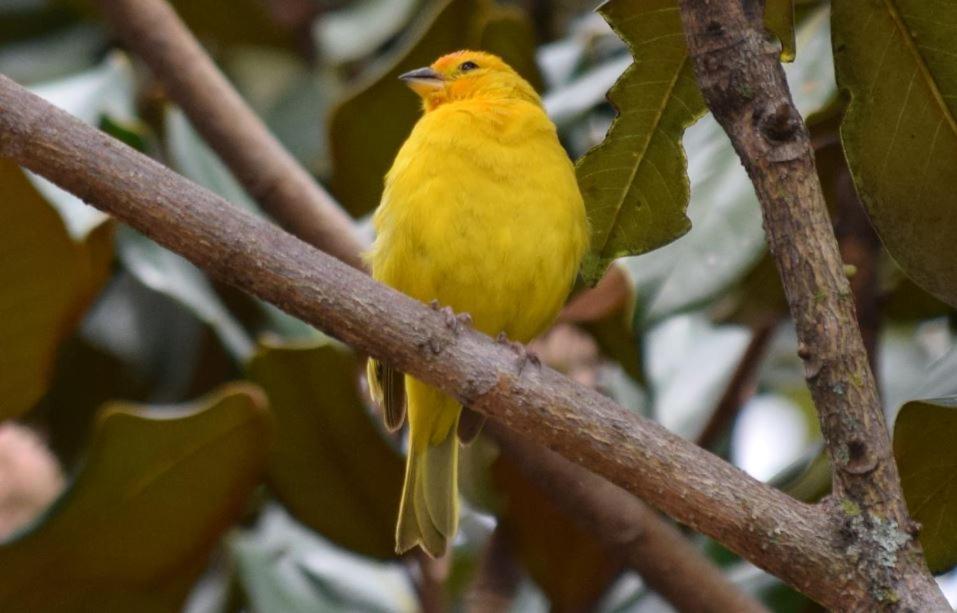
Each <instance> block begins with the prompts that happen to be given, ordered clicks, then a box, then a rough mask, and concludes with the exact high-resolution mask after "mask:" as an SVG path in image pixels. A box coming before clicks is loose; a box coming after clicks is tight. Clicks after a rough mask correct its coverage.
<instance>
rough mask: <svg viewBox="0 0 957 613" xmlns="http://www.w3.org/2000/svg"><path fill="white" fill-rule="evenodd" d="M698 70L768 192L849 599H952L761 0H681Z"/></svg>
mask: <svg viewBox="0 0 957 613" xmlns="http://www.w3.org/2000/svg"><path fill="white" fill-rule="evenodd" d="M680 6H681V17H682V22H683V25H684V30H685V35H686V39H687V43H688V51H689V54H690V56H691V58H692V61H693V64H694V68H695V74H696V76H697V79H698V83H699V85H700V86H701V90H702V93H703V94H704V96H705V99H706V100H707V103H708V106H709V107H710V109H711V112H712V113H713V114H714V116H715V118H716V119H717V120H718V122H719V123H720V124H721V125H722V126H723V127H724V129H725V131H726V132H727V134H728V136H729V138H730V139H731V142H732V143H733V144H734V148H735V150H736V151H737V153H738V155H739V157H740V158H741V161H742V163H743V164H744V167H745V168H746V169H747V171H748V175H749V176H750V177H751V181H752V182H753V184H754V188H755V191H756V192H757V195H758V199H759V200H760V202H761V208H762V212H763V215H764V226H765V230H766V232H767V236H768V245H769V247H770V250H771V253H772V254H773V255H774V258H775V262H776V264H777V267H778V271H779V273H780V275H781V281H782V284H783V286H784V290H785V295H786V296H787V300H788V305H789V307H790V310H791V315H792V317H793V319H794V321H795V325H796V328H797V334H798V340H799V354H800V356H801V358H802V359H803V360H804V364H805V374H806V378H807V383H808V386H809V388H810V390H811V395H812V397H813V398H814V403H815V406H816V407H817V410H818V414H819V417H820V422H821V430H822V432H823V434H824V439H825V442H826V444H827V448H828V451H829V454H830V457H831V462H832V466H833V469H834V478H833V484H834V485H833V499H832V501H831V503H830V504H831V507H832V509H833V511H832V512H833V516H834V518H835V519H834V525H833V531H834V532H835V536H836V538H837V539H838V540H839V541H840V543H841V547H842V549H843V551H844V552H845V555H846V556H847V559H848V560H849V561H852V562H853V568H852V569H849V572H848V575H847V586H846V589H845V592H844V593H843V594H842V598H841V599H840V601H839V603H838V604H839V605H840V606H839V608H841V609H845V610H846V609H855V610H876V609H896V610H916V611H934V610H949V608H948V607H947V603H946V601H945V600H944V598H943V595H942V594H941V592H940V590H939V589H938V587H937V585H936V584H935V583H934V580H933V578H932V577H931V575H930V573H929V572H928V571H927V567H926V565H925V564H924V561H923V556H922V554H921V549H920V545H919V543H918V542H917V539H916V534H917V526H916V525H915V524H914V522H913V521H911V519H910V517H909V516H908V513H907V507H906V505H905V503H904V498H903V495H902V492H901V487H900V479H899V476H898V472H897V466H896V464H895V462H894V457H893V454H892V453H891V446H890V438H889V436H888V432H887V425H886V424H885V422H884V413H883V410H882V408H881V404H880V399H879V397H878V393H877V387H876V385H875V383H874V378H873V375H872V373H871V369H870V365H869V364H868V359H867V353H866V351H865V349H864V344H863V342H862V340H861V335H860V332H859V330H858V326H857V319H856V317H855V312H854V302H853V296H852V294H851V290H850V286H849V284H848V280H847V277H846V275H845V272H844V266H843V263H842V261H841V257H840V253H839V251H838V246H837V242H836V240H835V238H834V233H833V231H832V229H831V224H830V221H829V219H828V216H827V209H826V206H825V202H824V197H823V194H822V191H821V184H820V181H819V180H818V176H817V172H816V170H815V166H814V155H813V152H812V150H811V145H810V139H809V135H808V132H807V127H806V126H805V124H804V121H803V119H802V118H801V116H800V114H799V113H798V111H797V109H796V108H795V106H794V103H793V101H792V100H791V95H790V91H789V89H788V86H787V82H786V80H785V78H784V71H783V70H782V68H781V65H780V62H779V61H778V53H779V47H778V45H776V44H772V43H771V42H770V39H769V38H768V37H767V36H766V35H765V34H764V31H763V27H762V25H761V10H760V9H761V7H762V6H763V4H762V3H760V2H754V1H752V2H749V3H748V4H747V8H749V9H752V8H754V7H757V10H753V11H748V12H746V10H745V8H746V7H745V5H744V4H742V2H741V1H740V0H681V2H680Z"/></svg>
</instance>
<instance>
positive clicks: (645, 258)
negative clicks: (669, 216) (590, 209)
mask: <svg viewBox="0 0 957 613" xmlns="http://www.w3.org/2000/svg"><path fill="white" fill-rule="evenodd" d="M827 17H828V15H827V11H826V10H816V11H814V12H812V13H811V14H809V15H808V16H807V17H806V18H805V19H804V20H803V22H802V23H801V26H800V27H799V28H798V30H797V34H796V36H797V39H798V41H799V47H800V49H801V53H800V56H799V57H798V58H797V61H796V62H794V63H793V64H789V65H788V66H787V67H786V73H787V78H788V83H789V84H790V86H791V90H792V91H793V92H794V101H795V103H796V104H797V107H798V109H799V110H800V111H801V113H803V114H804V115H805V116H807V115H809V114H810V113H813V112H815V111H818V110H819V109H820V108H821V107H822V106H823V105H825V104H826V103H828V102H829V101H830V100H831V99H832V98H833V97H834V94H835V92H836V85H835V83H834V80H833V79H832V78H831V76H830V75H831V74H832V73H833V69H832V66H831V49H830V44H829V40H830V36H829V35H830V30H829V28H828V19H827ZM683 142H684V145H685V148H686V149H687V151H688V157H689V162H688V174H689V175H690V177H691V203H690V204H689V206H688V213H687V214H688V217H689V218H690V219H691V221H692V229H691V231H690V232H689V233H688V234H687V235H686V236H683V237H682V238H681V239H680V240H677V241H675V242H673V243H671V244H669V245H666V246H665V247H662V248H661V249H656V250H655V251H653V252H651V253H646V254H644V255H641V256H638V257H635V258H629V259H627V260H625V261H624V265H625V266H626V267H627V269H628V270H629V271H630V272H631V276H632V279H633V280H634V282H635V285H636V286H637V289H638V298H639V309H638V311H639V315H640V317H641V319H642V322H643V323H644V324H646V325H647V324H650V323H653V322H655V321H659V320H661V319H662V318H663V317H666V316H668V315H670V314H672V313H674V312H676V311H682V310H687V309H689V308H693V307H695V306H697V305H700V304H702V303H704V302H706V301H707V300H710V299H712V298H713V297H714V296H716V295H717V294H719V293H720V292H722V291H724V290H725V289H727V288H728V287H729V286H730V285H732V284H733V283H735V282H737V281H739V280H740V279H742V278H743V277H744V275H745V274H746V273H747V271H748V269H749V268H751V267H753V266H754V264H755V263H756V262H757V261H758V260H759V259H760V257H761V254H762V253H763V252H764V251H765V247H764V244H765V241H764V231H763V229H762V227H761V211H760V207H759V206H758V202H757V198H756V197H755V195H754V187H753V186H752V185H751V181H750V180H749V179H748V176H747V173H746V172H745V171H744V169H743V168H742V167H741V163H740V161H739V160H738V157H737V155H736V154H735V152H734V149H733V148H732V147H731V143H730V141H729V140H728V138H727V136H726V135H725V134H724V130H722V129H721V127H720V126H719V125H718V124H717V122H716V121H714V119H712V118H711V117H710V116H708V117H705V118H703V119H702V120H701V121H699V122H698V123H696V124H695V125H694V126H692V127H691V128H689V129H688V130H687V132H686V133H685V135H684V140H683ZM773 274H775V275H776V274H777V273H776V272H775V273H773Z"/></svg>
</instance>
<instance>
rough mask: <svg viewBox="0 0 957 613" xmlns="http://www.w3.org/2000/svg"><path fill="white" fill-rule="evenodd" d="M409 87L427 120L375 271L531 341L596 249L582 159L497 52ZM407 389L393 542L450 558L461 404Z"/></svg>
mask: <svg viewBox="0 0 957 613" xmlns="http://www.w3.org/2000/svg"><path fill="white" fill-rule="evenodd" d="M467 63H471V64H472V65H474V66H475V67H474V68H472V67H469V66H468V64H467ZM430 74H432V75H435V76H434V77H433V76H429V75H430ZM408 79H409V80H410V81H411V85H412V87H413V89H415V90H416V91H417V92H418V93H419V94H420V95H421V96H422V98H423V103H424V104H423V106H424V108H425V109H426V113H425V114H424V115H423V117H422V118H421V119H420V120H419V122H418V123H417V124H416V126H415V128H414V129H413V130H412V133H411V134H410V135H409V138H408V140H406V142H405V144H404V145H403V146H402V148H401V149H400V150H399V153H398V154H397V156H396V159H395V162H394V164H393V166H392V169H391V170H390V171H389V173H388V175H387V176H386V185H385V191H384V194H383V197H382V202H381V203H380V206H379V209H378V210H377V211H376V214H375V218H374V223H375V228H376V232H377V237H376V241H375V244H374V245H373V248H372V250H371V251H370V253H369V255H368V258H369V261H370V263H371V266H372V271H373V276H374V277H375V278H376V279H378V280H380V281H382V282H384V283H386V284H388V285H390V286H392V287H394V288H396V289H398V290H400V291H402V292H404V293H406V294H408V295H409V296H412V297H413V298H417V299H419V300H421V301H424V302H428V301H431V300H438V302H439V303H441V304H442V305H447V306H450V307H452V308H453V309H454V310H455V311H456V312H467V313H469V314H470V315H471V316H472V321H473V323H474V325H475V327H476V328H477V329H479V330H481V331H482V332H485V333H486V334H489V335H492V336H494V335H497V334H498V333H500V332H505V333H506V334H507V335H508V336H509V337H510V338H512V339H514V340H517V341H521V342H527V341H529V340H531V339H532V338H533V337H535V336H536V335H538V334H539V333H541V332H542V331H543V330H544V329H545V328H547V327H548V325H549V324H550V323H551V322H552V320H553V319H554V318H555V316H556V315H557V313H558V311H559V309H560V308H561V306H562V304H563V303H564V301H565V298H566V297H567V295H568V292H569V290H570V288H571V285H572V282H573V281H574V277H575V273H576V272H577V270H578V266H579V262H580V260H581V257H582V255H583V254H584V251H585V249H586V248H587V242H588V224H587V220H586V217H585V208H584V204H583V202H582V198H581V195H580V193H579V191H578V185H577V183H576V180H575V173H574V168H573V166H572V163H571V161H570V160H569V159H568V156H567V154H566V153H565V151H564V149H563V148H562V147H561V144H560V143H559V141H558V137H557V135H556V131H555V126H554V125H553V124H552V122H551V121H550V120H549V119H548V117H547V116H546V115H545V112H544V110H543V109H542V106H541V102H540V101H539V98H538V96H537V95H536V94H535V92H534V90H533V89H532V87H531V86H530V85H529V84H528V83H527V82H526V81H525V80H523V79H522V78H521V77H520V76H518V74H516V73H515V72H514V71H513V70H512V69H511V68H509V67H508V66H507V65H506V64H505V63H504V62H502V61H501V60H500V59H499V58H497V57H495V56H492V55H489V54H485V53H480V52H471V51H462V52H458V53H455V54H451V55H449V56H445V57H443V58H440V59H439V60H438V61H436V62H435V63H434V64H433V65H432V67H431V68H430V69H428V71H426V72H423V71H422V70H420V71H416V72H414V73H410V76H409V77H408ZM406 393H407V401H408V402H407V405H408V406H407V410H408V418H409V430H410V445H409V459H408V467H407V470H406V483H405V489H404V490H403V498H402V504H401V508H400V513H399V523H398V526H397V528H396V539H397V542H396V547H397V550H398V551H405V550H407V549H409V548H411V547H413V546H415V545H416V544H419V545H422V546H423V548H424V549H425V550H426V551H427V552H428V553H430V554H431V555H441V554H442V553H443V552H444V550H445V547H446V545H447V541H448V540H449V539H451V538H452V537H453V536H454V534H455V530H456V526H457V521H458V507H457V490H456V458H457V443H456V440H455V430H456V425H457V423H458V419H459V412H460V410H461V407H460V406H459V405H458V404H457V403H456V402H455V401H454V400H453V399H451V398H449V397H448V396H446V395H444V394H442V393H441V392H438V391H436V390H434V389H432V388H430V387H428V386H426V385H424V384H422V383H420V382H418V381H416V380H414V379H412V378H411V377H409V378H407V379H406Z"/></svg>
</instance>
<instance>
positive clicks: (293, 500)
mask: <svg viewBox="0 0 957 613" xmlns="http://www.w3.org/2000/svg"><path fill="white" fill-rule="evenodd" d="M248 370H249V376H250V378H251V379H252V380H253V381H256V382H257V383H259V384H260V385H262V386H263V388H265V390H266V392H267V394H268V395H269V399H270V405H271V406H272V409H273V413H274V414H275V416H276V423H277V442H276V445H275V447H274V448H273V452H272V455H271V456H270V459H269V482H270V484H271V485H272V487H273V489H274V490H275V492H276V494H277V496H278V497H279V499H280V500H281V501H282V503H283V504H284V505H285V506H286V507H287V508H288V509H289V510H290V511H291V512H292V513H293V515H295V516H296V518H297V519H299V520H300V521H302V522H304V523H305V524H306V525H308V526H310V527H311V528H313V529H314V530H316V531H317V532H319V533H320V534H322V535H323V536H325V537H326V538H328V539H330V540H331V541H333V542H335V543H337V544H339V545H341V546H343V547H345V548H347V549H350V550H352V551H355V552H358V553H361V554H363V555H367V556H372V557H376V558H382V559H385V558H391V557H394V556H395V544H394V541H393V535H394V533H395V520H396V517H397V513H398V508H399V506H398V505H399V493H400V490H401V487H402V476H403V461H402V456H401V455H400V454H399V453H398V452H397V451H395V450H394V449H393V448H392V447H391V446H390V445H389V444H388V442H386V440H385V439H384V438H383V436H382V434H381V432H380V430H379V429H378V428H376V426H375V424H374V423H373V421H372V416H371V415H370V414H369V412H368V411H367V410H366V408H365V406H364V404H363V402H362V399H361V397H360V396H359V387H358V374H359V370H360V363H359V361H358V360H357V359H356V357H355V355H354V354H353V353H351V352H350V351H349V350H347V349H345V348H344V347H342V346H340V345H338V344H335V343H333V342H332V341H323V342H319V343H309V344H300V345H295V346H291V345H281V344H274V343H270V342H264V343H263V344H261V345H260V347H259V350H258V351H257V353H256V355H255V356H254V357H253V359H252V360H251V361H250V363H249V366H248Z"/></svg>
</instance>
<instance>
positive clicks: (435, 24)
mask: <svg viewBox="0 0 957 613" xmlns="http://www.w3.org/2000/svg"><path fill="white" fill-rule="evenodd" d="M502 11H503V9H501V8H499V7H498V6H497V5H496V4H495V3H494V2H493V0H443V1H442V2H439V3H438V4H437V5H436V6H435V7H434V8H432V9H431V10H430V11H428V12H426V13H425V14H424V15H422V16H421V17H420V19H418V20H417V21H416V23H415V24H414V25H413V26H412V27H411V28H410V32H409V34H408V35H407V37H406V39H405V44H404V45H403V46H402V49H401V50H400V51H399V52H398V53H397V54H396V57H395V58H394V59H391V60H390V61H388V63H387V64H383V65H381V66H378V67H376V68H374V69H373V72H372V73H371V74H369V75H367V77H366V78H365V79H364V80H363V83H362V84H360V85H359V86H358V87H357V88H356V90H355V91H354V92H353V93H352V94H351V95H349V96H348V97H347V98H346V99H345V100H344V101H343V102H341V103H340V104H339V105H338V106H337V107H336V108H335V109H334V110H333V112H332V116H331V118H330V126H329V139H330V152H331V154H332V164H333V174H332V182H331V184H332V189H333V191H334V192H335V195H336V197H337V198H339V201H340V202H341V203H342V204H343V206H345V207H346V208H347V209H348V210H349V211H350V212H351V213H352V214H353V215H355V216H361V215H364V214H366V213H368V212H370V211H372V210H373V209H374V208H375V207H376V206H378V204H379V197H380V195H381V194H382V178H383V177H384V176H385V173H386V171H388V169H389V167H390V166H391V165H392V160H393V158H394V157H395V154H396V152H397V151H398V150H399V147H400V146H401V145H402V142H403V141H404V140H405V138H406V137H407V136H408V135H409V131H410V130H411V129H412V126H413V125H414V124H415V122H416V120H417V119H418V117H419V115H420V113H421V103H420V102H419V99H418V97H417V96H416V95H415V94H413V93H412V92H410V91H409V90H408V88H406V87H405V86H404V85H403V84H402V83H401V82H400V81H399V80H398V79H397V78H396V77H398V75H400V74H401V73H403V72H405V71H408V70H412V69H414V68H419V67H421V66H426V65H428V64H431V63H432V62H433V61H435V60H436V59H437V58H438V57H439V56H441V55H443V54H445V53H449V52H451V51H456V50H459V49H463V48H469V47H473V48H474V47H478V46H483V44H484V48H485V50H486V51H490V52H492V53H498V54H500V55H501V56H502V57H503V58H504V59H505V60H506V61H508V62H509V63H510V64H512V65H513V66H515V67H516V68H522V67H528V69H530V68H531V67H533V66H534V61H533V59H532V58H531V57H529V56H528V55H527V54H529V53H531V51H532V49H531V45H528V44H526V43H525V42H523V41H522V40H521V39H518V38H516V37H515V34H514V33H515V32H519V31H525V30H524V29H523V26H522V25H521V24H520V23H518V25H516V23H517V22H516V21H515V20H516V19H517V20H520V21H521V20H522V14H521V13H519V12H513V11H508V14H504V13H502ZM488 28H492V30H491V31H490V32H488V34H486V31H487V30H488ZM507 32H512V33H513V34H512V35H504V34H505V33H507ZM524 76H526V77H528V78H531V79H532V80H533V81H534V80H535V79H537V73H534V74H528V73H525V75H524Z"/></svg>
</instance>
